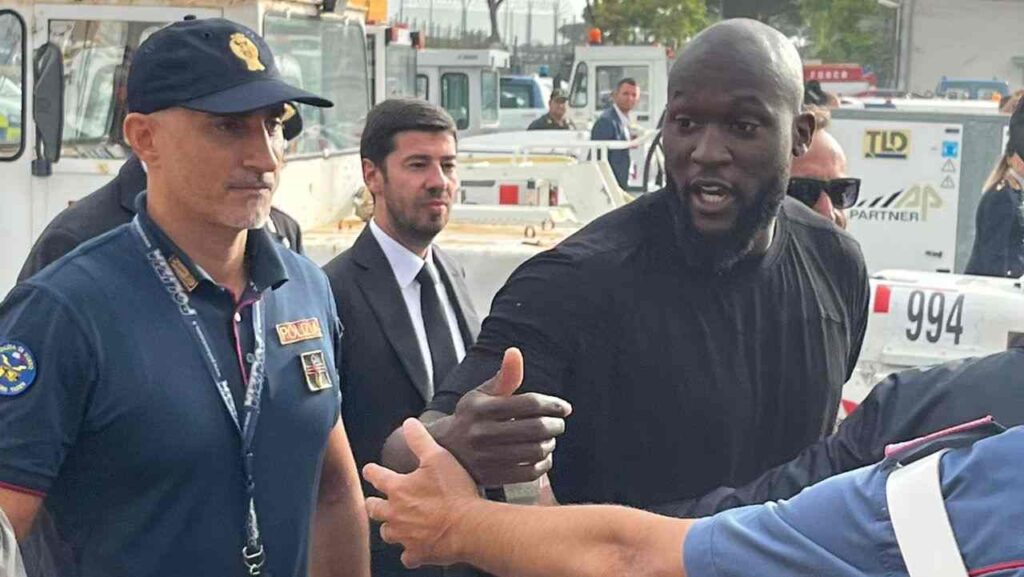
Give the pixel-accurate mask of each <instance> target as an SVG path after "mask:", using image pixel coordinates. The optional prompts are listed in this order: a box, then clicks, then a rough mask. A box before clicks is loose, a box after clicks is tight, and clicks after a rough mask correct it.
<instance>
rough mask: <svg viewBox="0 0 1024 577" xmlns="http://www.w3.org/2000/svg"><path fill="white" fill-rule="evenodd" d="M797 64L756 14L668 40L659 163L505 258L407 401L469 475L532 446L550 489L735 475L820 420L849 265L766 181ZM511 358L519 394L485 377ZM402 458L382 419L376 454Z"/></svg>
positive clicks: (810, 431) (838, 367)
mask: <svg viewBox="0 0 1024 577" xmlns="http://www.w3.org/2000/svg"><path fill="white" fill-rule="evenodd" d="M801 77H802V69H801V64H800V58H799V55H798V54H797V52H796V49H795V48H794V47H793V45H792V44H791V42H790V41H789V40H788V39H786V37H784V36H783V35H782V34H780V33H779V32H777V31H776V30H774V29H772V28H770V27H768V26H765V25H763V24H760V23H757V22H753V21H748V20H733V21H727V22H723V23H720V24H718V25H715V26H712V27H711V28H708V29H707V30H706V31H704V32H703V33H702V34H700V35H699V36H698V37H697V38H695V39H694V40H693V41H692V42H690V43H689V44H688V45H687V47H686V50H685V51H684V52H683V53H682V54H681V56H680V58H679V59H678V60H677V62H676V64H675V65H674V67H673V69H672V72H671V75H670V82H669V89H668V90H669V93H668V96H669V106H668V113H667V115H666V120H665V128H664V136H663V138H664V145H665V158H666V161H667V164H668V171H669V175H670V176H671V183H672V184H670V185H669V186H668V187H666V188H665V189H663V190H660V191H658V192H655V193H652V194H650V195H647V196H644V197H643V198H641V199H639V200H637V201H636V202H633V203H630V204H629V205H628V206H625V207H623V208H620V209H618V210H615V211H613V212H612V213H609V214H607V215H605V216H604V217H602V218H600V219H598V220H596V221H594V222H593V223H591V224H590V225H589V226H587V227H586V228H584V229H583V230H582V231H580V232H578V233H577V234H575V235H574V236H572V237H570V238H569V239H567V240H565V241H564V242H562V243H561V244H560V245H559V246H558V247H556V248H554V249H552V250H550V251H547V252H545V253H542V254H540V255H538V256H536V257H534V258H533V259H531V260H530V261H528V262H527V263H525V264H524V265H523V266H521V267H520V268H519V269H518V270H517V271H516V272H515V273H513V275H512V277H511V278H510V279H509V281H508V282H507V284H506V285H505V286H504V287H503V288H502V289H501V290H500V291H499V293H498V294H497V296H496V297H495V299H494V303H493V305H492V307H491V311H490V316H489V317H488V318H487V319H486V320H485V321H484V323H483V327H482V330H481V333H480V336H479V338H478V340H477V343H476V345H475V346H474V347H473V349H472V350H471V351H470V352H469V353H468V354H467V356H466V359H465V360H464V361H463V363H462V364H461V365H460V366H459V367H458V368H457V369H456V370H455V372H454V373H453V374H452V375H451V376H450V377H449V378H448V380H447V381H446V382H445V384H444V385H443V386H442V387H440V389H439V392H438V393H437V394H436V395H435V397H434V399H433V401H432V402H431V404H430V405H429V406H428V409H429V410H428V412H427V413H425V414H424V415H423V420H424V421H426V422H428V423H429V425H428V426H429V428H430V432H431V434H432V435H433V436H434V437H435V438H436V439H437V440H438V441H439V442H440V444H441V445H443V446H445V447H446V448H448V450H450V451H451V452H452V453H454V454H455V456H456V457H457V458H458V459H459V460H460V461H461V462H462V463H463V464H464V465H465V466H466V467H467V469H469V471H470V472H471V474H472V475H473V476H474V478H475V479H476V480H477V482H480V483H482V484H485V485H491V484H500V483H507V482H515V481H522V480H528V479H531V478H535V477H537V476H538V475H540V474H542V473H543V472H544V471H546V470H548V468H550V467H551V465H552V462H554V468H553V469H552V470H551V481H552V484H553V487H554V492H555V496H556V497H557V498H558V500H559V501H560V502H614V503H622V504H629V505H634V506H640V507H644V506H649V505H653V504H657V503H662V502H666V501H672V500H676V499H679V498H685V496H687V495H694V494H698V493H700V494H703V492H705V491H706V490H708V489H710V488H713V487H714V486H718V485H719V484H722V482H723V481H724V480H727V479H751V478H753V477H754V476H756V475H757V474H758V473H759V472H760V471H762V470H764V469H766V468H768V467H770V466H771V465H772V464H775V463H780V462H783V461H785V460H788V459H789V458H791V457H792V456H793V455H795V454H796V453H797V452H799V451H800V450H801V449H802V448H803V447H805V446H807V445H809V444H810V443H813V442H814V441H816V440H817V439H818V438H820V437H821V436H822V435H823V434H825V433H827V432H830V431H831V430H832V426H833V424H834V421H835V415H836V409H837V406H838V403H839V393H840V388H841V387H842V384H843V382H845V381H846V379H847V377H848V376H849V374H850V371H851V370H852V369H853V367H854V364H855V362H856V359H857V354H858V352H859V350H860V344H861V340H862V338H863V334H864V328H865V321H866V309H867V303H868V293H867V275H866V271H865V267H864V262H863V258H862V256H861V253H860V249H859V247H858V246H857V243H856V242H855V241H854V240H853V239H852V238H851V237H850V236H849V235H848V234H846V233H845V232H843V231H842V230H840V229H838V228H837V227H835V226H833V225H832V224H831V223H828V222H826V221H824V220H822V219H821V218H820V217H818V216H817V215H816V214H814V212H813V211H811V210H810V209H809V208H807V207H806V206H803V205H802V204H800V203H799V202H796V201H794V200H791V199H786V186H787V182H788V181H789V166H790V161H791V159H792V158H793V157H794V156H800V155H802V154H804V153H805V152H806V151H807V148H808V146H809V145H810V142H811V137H812V136H813V132H814V119H813V117H812V115H811V114H808V113H804V112H802V111H801V101H802V93H803V87H802V84H801ZM509 347H517V348H519V349H520V350H521V351H522V354H523V358H524V359H525V374H522V373H520V372H519V370H520V369H521V368H522V367H521V366H520V363H521V362H522V361H521V360H520V358H519V357H518V355H516V354H515V353H512V354H510V357H509V359H508V362H507V364H506V366H505V368H504V369H503V371H502V373H501V374H500V375H499V376H498V378H496V379H492V380H490V381H488V382H487V383H486V384H484V385H483V386H481V387H478V386H477V385H479V384H480V383H482V382H484V381H485V380H487V379H488V378H489V377H491V376H492V375H494V374H495V371H497V370H498V368H499V366H500V365H501V363H502V358H503V353H504V352H505V351H506V349H507V348H509ZM521 378H522V379H525V380H524V381H523V383H522V388H523V389H524V390H526V391H529V392H530V393H529V394H526V395H514V396H512V397H510V398H505V397H503V396H502V395H508V394H509V393H510V392H511V391H512V390H513V389H515V387H516V386H517V385H519V380H520V379H521ZM570 403H571V406H572V411H573V414H572V418H571V420H569V421H564V420H563V419H564V417H565V416H566V415H567V413H568V411H569V406H570ZM510 419H514V421H510ZM566 426H567V427H568V428H567V429H565V427H566ZM563 430H565V434H564V435H563V436H562V437H560V438H559V440H558V451H557V457H556V458H555V459H554V460H553V461H552V456H551V453H552V451H553V449H554V441H553V439H554V437H555V436H557V435H558V434H559V433H561V432H562V431H563ZM409 457H410V455H409V453H408V451H407V450H406V448H405V447H404V443H403V441H402V439H401V436H400V435H399V436H395V435H393V436H392V438H391V441H390V443H389V446H388V447H387V448H386V451H385V456H384V458H385V463H386V464H391V465H393V466H394V467H398V468H402V469H405V470H409V469H411V468H413V467H414V462H415V461H414V459H411V458H409Z"/></svg>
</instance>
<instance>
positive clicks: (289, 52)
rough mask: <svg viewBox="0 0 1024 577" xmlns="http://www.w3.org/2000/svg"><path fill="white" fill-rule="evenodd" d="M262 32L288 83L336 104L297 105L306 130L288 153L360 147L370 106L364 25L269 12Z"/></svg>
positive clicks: (310, 152) (292, 143)
mask: <svg viewBox="0 0 1024 577" xmlns="http://www.w3.org/2000/svg"><path fill="white" fill-rule="evenodd" d="M263 33H264V37H265V38H266V41H267V44H268V45H269V46H270V49H271V50H272V51H273V52H274V57H275V59H276V61H277V66H278V69H279V70H280V71H281V75H282V76H284V78H285V80H286V81H288V82H290V83H292V84H294V85H296V86H299V87H301V88H303V89H305V90H308V91H310V92H312V93H314V94H317V95H320V96H323V97H324V98H327V99H328V100H331V101H332V102H334V107H333V108H317V107H314V106H307V105H304V104H300V105H299V114H300V115H301V116H302V125H303V129H302V134H301V135H300V136H299V137H298V138H297V139H295V140H293V141H292V142H291V143H289V146H288V154H289V155H304V154H324V153H328V154H329V153H333V152H339V151H341V150H344V149H348V148H353V147H357V146H359V139H360V138H361V136H362V132H363V124H364V123H365V122H366V114H367V112H368V111H369V109H370V96H369V87H368V85H367V77H366V69H367V66H366V36H365V34H364V32H363V29H362V27H361V26H360V25H359V24H358V23H354V22H347V21H343V20H334V19H327V18H296V17H288V16H286V15H284V14H277V13H270V14H267V16H266V18H265V19H264V23H263Z"/></svg>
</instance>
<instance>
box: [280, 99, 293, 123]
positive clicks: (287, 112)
mask: <svg viewBox="0 0 1024 577" xmlns="http://www.w3.org/2000/svg"><path fill="white" fill-rule="evenodd" d="M295 112H296V110H295V107H294V106H292V105H291V104H289V103H287V102H285V103H284V115H283V116H282V117H281V122H288V121H289V120H291V119H292V117H293V116H295Z"/></svg>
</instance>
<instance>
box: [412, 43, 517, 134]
mask: <svg viewBox="0 0 1024 577" xmlns="http://www.w3.org/2000/svg"><path fill="white" fill-rule="evenodd" d="M509 59H510V55H509V53H508V52H505V51H504V50H492V49H466V50H461V49H453V48H427V49H424V50H422V51H420V53H419V57H418V62H417V66H416V67H417V74H416V86H417V94H418V95H419V96H420V97H422V98H424V99H426V100H427V101H428V102H432V103H434V104H437V105H439V106H441V107H442V108H444V109H445V110H447V111H448V114H451V116H452V118H453V119H454V120H455V125H456V126H457V127H458V129H459V133H460V134H466V135H471V134H480V133H484V132H494V131H496V130H498V127H499V125H500V112H499V109H498V108H499V107H498V103H499V75H500V73H501V71H502V70H505V69H507V68H508V67H509Z"/></svg>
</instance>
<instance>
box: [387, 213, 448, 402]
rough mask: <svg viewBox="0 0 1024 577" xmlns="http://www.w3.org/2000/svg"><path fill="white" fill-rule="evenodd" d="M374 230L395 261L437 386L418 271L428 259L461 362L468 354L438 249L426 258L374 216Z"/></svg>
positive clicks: (430, 377)
mask: <svg viewBox="0 0 1024 577" xmlns="http://www.w3.org/2000/svg"><path fill="white" fill-rule="evenodd" d="M370 232H371V233H372V234H373V237H374V238H375V239H377V244H379V245H380V248H381V250H383V251H384V256H385V257H386V258H387V259H388V263H389V264H390V265H391V272H393V273H395V280H396V281H397V282H398V288H399V289H401V291H402V299H403V300H405V308H406V310H408V311H409V319H410V320H412V329H413V331H415V333H416V342H417V343H419V346H420V353H421V354H422V355H423V362H424V364H426V368H427V379H428V380H429V381H430V382H431V385H432V386H433V385H434V383H433V380H434V379H433V375H434V363H433V361H432V360H431V358H430V345H429V344H427V329H426V327H425V326H424V324H423V312H422V310H421V308H420V283H419V282H418V281H417V280H416V275H418V274H419V273H420V270H421V269H422V268H423V265H424V263H426V265H427V270H429V271H430V276H431V277H432V278H433V279H434V288H435V289H436V290H437V295H438V297H440V299H441V307H442V308H443V309H444V316H445V318H446V319H447V320H448V328H449V329H450V330H451V333H452V342H453V343H454V344H455V356H456V358H457V359H458V360H459V361H460V362H461V361H462V359H463V357H465V356H466V344H465V343H463V342H462V332H461V331H460V330H459V320H458V318H459V317H457V316H456V315H455V309H454V308H453V307H452V303H451V301H450V300H448V290H447V289H446V288H445V286H444V283H443V282H442V281H441V275H440V273H439V272H438V270H437V267H436V266H434V258H433V257H434V253H433V249H432V248H428V249H427V258H426V260H424V259H422V258H420V257H419V255H417V254H416V253H414V252H412V251H411V250H409V249H407V248H405V247H404V246H402V245H401V244H400V243H399V242H398V241H397V240H395V239H393V238H391V237H390V236H388V233H386V232H384V230H383V229H382V228H381V227H379V226H377V223H376V222H375V221H374V220H373V219H371V220H370Z"/></svg>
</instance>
